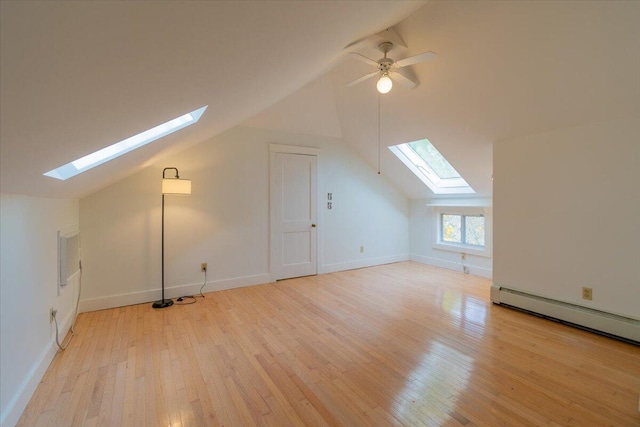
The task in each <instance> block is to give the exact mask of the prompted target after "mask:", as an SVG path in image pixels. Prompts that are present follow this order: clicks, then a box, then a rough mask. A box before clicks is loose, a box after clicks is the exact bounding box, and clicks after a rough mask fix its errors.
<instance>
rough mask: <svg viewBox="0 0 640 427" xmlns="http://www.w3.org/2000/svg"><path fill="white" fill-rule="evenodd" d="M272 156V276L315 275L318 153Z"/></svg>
mask: <svg viewBox="0 0 640 427" xmlns="http://www.w3.org/2000/svg"><path fill="white" fill-rule="evenodd" d="M273 155H274V156H275V158H272V170H271V174H272V177H271V182H272V194H271V203H272V206H273V207H275V209H272V215H274V216H275V218H273V221H272V235H271V239H272V242H271V257H272V260H271V270H272V271H271V276H272V279H274V280H279V279H286V278H289V277H299V276H309V275H313V274H316V272H317V260H316V257H317V249H316V239H317V231H316V230H317V228H316V224H315V223H316V197H315V196H316V164H317V162H316V156H314V155H306V154H290V153H280V152H278V153H273Z"/></svg>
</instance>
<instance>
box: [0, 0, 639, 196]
mask: <svg viewBox="0 0 640 427" xmlns="http://www.w3.org/2000/svg"><path fill="white" fill-rule="evenodd" d="M1 20H2V21H1V23H0V24H1V25H0V31H1V33H0V42H1V46H0V55H2V57H1V61H0V67H1V68H0V79H1V86H0V100H1V108H0V142H1V145H0V158H1V169H2V170H1V180H0V184H1V186H2V191H3V192H12V193H22V194H32V195H47V196H56V197H79V196H81V195H84V194H88V193H90V192H92V191H95V190H96V189H98V188H100V187H102V186H105V185H108V184H110V183H112V182H114V181H116V180H118V179H121V178H123V177H125V176H127V175H129V174H131V173H133V172H135V171H137V170H139V169H140V168H142V167H144V166H145V165H149V164H151V163H153V162H155V161H157V160H158V159H160V158H161V157H163V156H166V155H168V154H170V153H172V152H176V151H178V150H181V149H184V148H186V147H187V146H189V145H192V144H195V143H198V142H201V141H204V140H206V139H208V138H211V137H213V136H215V135H216V134H219V133H221V132H222V131H224V130H226V129H228V128H230V127H233V126H235V125H237V124H244V125H247V126H253V127H262V128H267V129H274V130H284V131H287V132H295V133H309V134H318V135H325V136H333V137H335V136H341V137H342V138H343V139H344V141H345V143H347V144H351V145H352V146H353V147H354V148H355V149H356V150H357V151H358V152H359V153H360V154H361V155H362V156H363V157H364V158H365V159H366V160H367V161H368V162H369V163H370V164H371V165H372V166H374V167H376V166H377V161H378V160H377V159H378V142H377V140H378V132H377V129H378V127H377V124H378V123H377V102H378V95H377V92H376V91H375V79H371V80H368V81H366V82H364V83H362V84H360V85H358V86H355V87H351V88H347V87H346V86H345V85H346V83H347V82H349V81H351V80H353V79H355V78H357V77H359V76H361V75H363V74H365V73H367V72H370V71H372V70H371V68H370V67H369V66H367V65H366V64H364V63H361V62H359V61H356V60H353V59H345V58H346V51H344V50H343V48H344V47H345V46H346V45H347V44H349V43H351V42H353V41H356V40H359V39H361V38H363V37H366V36H369V35H372V34H375V33H377V32H379V31H381V30H383V29H385V28H388V27H390V26H394V25H395V27H394V28H395V29H396V30H397V32H398V34H399V35H400V36H401V37H402V38H403V40H404V41H405V43H406V45H407V48H406V49H400V48H396V49H394V50H392V52H391V53H390V56H391V57H393V58H394V59H402V58H405V57H408V56H412V55H415V54H418V53H422V52H424V51H427V50H430V51H434V52H436V53H437V55H438V56H437V59H436V60H435V61H432V62H426V63H421V64H416V65H413V66H411V69H410V70H409V71H410V72H411V73H413V75H414V76H415V77H416V78H417V80H418V81H419V85H418V86H417V87H416V88H414V89H406V88H404V87H401V86H400V85H395V86H394V88H393V90H392V91H391V92H390V93H389V94H387V95H383V96H381V99H380V101H381V106H380V107H381V113H382V114H381V122H380V129H381V133H380V137H381V145H382V149H381V150H380V151H381V168H382V173H383V174H384V175H385V176H387V177H388V178H389V179H390V180H391V181H392V182H394V183H395V184H396V186H397V187H398V188H399V189H400V190H401V191H403V192H404V193H405V194H406V195H407V196H409V197H413V198H422V197H433V194H432V193H431V192H430V191H429V190H428V189H427V188H426V187H425V186H424V185H423V184H422V183H420V181H418V180H417V178H415V177H414V176H413V175H412V174H411V173H410V172H408V171H407V170H406V169H405V168H404V166H402V165H401V164H400V162H399V161H398V160H397V159H395V158H394V157H393V156H392V155H391V154H390V152H389V150H387V149H386V148H385V147H386V146H389V145H394V144H398V143H401V142H407V141H412V140H416V139H421V138H425V137H426V138H429V139H430V140H431V141H432V142H433V143H434V145H436V147H437V148H438V149H439V150H440V151H441V152H442V153H443V154H444V155H445V156H446V157H447V158H448V159H449V161H450V162H451V163H452V164H453V165H454V166H455V167H456V169H458V171H459V172H461V173H462V175H463V176H464V177H465V179H466V180H467V181H468V182H469V183H470V184H471V186H472V187H473V188H474V189H475V190H476V191H478V193H479V195H480V196H491V173H492V144H493V142H494V141H497V140H501V139H507V138H511V137H515V136H519V135H524V134H532V133H536V132H542V131H546V130H550V129H556V128H561V127H567V126H573V125H580V124H584V123H587V122H594V121H604V120H609V119H614V118H618V117H624V116H635V117H639V116H640V2H586V1H584V2H577V1H576V2H565V1H557V2H547V1H540V2H495V1H490V2H485V1H478V2H468V1H460V2H457V1H446V2H429V3H426V4H424V3H423V2H396V1H390V2H360V1H354V2H329V1H327V2H100V3H98V2H69V3H60V2H43V3H35V2H2V15H1ZM396 24H397V25H396ZM357 47H359V48H361V49H362V50H361V51H360V52H361V53H363V54H365V55H367V56H369V57H371V58H374V59H377V58H378V57H380V56H381V54H380V53H379V52H376V51H375V50H373V49H372V48H371V45H366V44H364V45H359V46H357ZM202 105H209V110H208V111H207V112H206V114H205V115H204V116H203V118H202V120H201V121H200V122H199V123H198V124H197V125H196V126H192V127H191V128H187V129H185V130H182V131H180V132H179V133H178V134H175V135H173V136H170V137H167V138H164V139H162V140H160V141H158V142H156V143H154V144H151V145H150V146H148V147H145V148H142V149H139V150H137V151H135V152H133V153H130V154H128V155H127V156H124V157H123V158H120V159H118V160H115V161H112V162H109V163H107V164H105V165H102V166H100V167H98V168H96V169H94V170H92V171H89V172H87V173H85V174H82V175H80V176H78V177H76V178H73V179H71V180H69V181H67V182H64V183H63V182H57V181H55V182H54V181H53V180H51V179H49V178H45V177H42V173H43V172H46V171H48V170H50V169H52V168H54V167H57V166H60V165H62V164H64V163H67V162H68V161H70V160H73V159H75V158H78V157H80V156H82V155H84V154H87V153H88V152H92V151H94V150H96V149H99V148H101V147H103V146H106V145H109V144H112V143H114V142H116V141H119V140H121V139H124V138H126V137H128V136H131V135H133V134H135V133H137V132H140V131H142V130H145V129H148V128H150V127H152V126H154V125H156V124H158V123H161V122H163V121H166V120H168V119H171V118H173V117H176V116H178V115H180V114H183V113H185V112H188V111H191V110H193V109H195V108H198V107H200V106H202Z"/></svg>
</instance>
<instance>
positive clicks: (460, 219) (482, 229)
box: [432, 206, 491, 257]
mask: <svg viewBox="0 0 640 427" xmlns="http://www.w3.org/2000/svg"><path fill="white" fill-rule="evenodd" d="M432 208H433V213H434V216H433V220H434V223H435V224H434V236H435V237H434V239H433V247H434V249H440V250H445V251H450V252H463V253H466V254H470V255H478V256H484V257H491V207H483V206H432Z"/></svg>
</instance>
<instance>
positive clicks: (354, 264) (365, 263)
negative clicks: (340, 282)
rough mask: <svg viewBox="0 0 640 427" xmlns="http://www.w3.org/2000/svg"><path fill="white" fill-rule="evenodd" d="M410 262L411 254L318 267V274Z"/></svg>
mask: <svg viewBox="0 0 640 427" xmlns="http://www.w3.org/2000/svg"><path fill="white" fill-rule="evenodd" d="M401 261H409V254H400V255H391V256H385V257H377V258H366V259H359V260H355V261H348V262H338V263H335V264H324V265H322V266H320V267H318V274H325V273H335V272H337V271H345V270H355V269H356V268H364V267H373V266H376V265H383V264H391V263H394V262H401Z"/></svg>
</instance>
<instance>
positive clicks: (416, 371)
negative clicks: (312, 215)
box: [19, 262, 640, 427]
mask: <svg viewBox="0 0 640 427" xmlns="http://www.w3.org/2000/svg"><path fill="white" fill-rule="evenodd" d="M489 285H490V281H489V280H486V279H483V278H478V277H474V276H469V275H464V274H460V273H456V272H452V271H448V270H443V269H438V268H435V267H430V266H425V265H421V264H416V263H411V262H405V263H398V264H391V265H385V266H379V267H374V268H367V269H361V270H354V271H347V272H340V273H333V274H327V275H321V276H314V277H307V278H300V279H293V280H287V281H282V282H277V283H273V284H267V285H261V286H254V287H251V288H244V289H236V290H229V291H221V292H215V293H209V294H206V298H205V299H200V298H199V299H198V302H197V303H196V304H193V305H186V306H173V307H170V308H167V309H164V310H154V309H152V308H151V304H144V305H137V306H130V307H123V308H117V309H111V310H103V311H97V312H92V313H85V314H82V315H81V316H80V318H79V319H78V323H77V328H76V331H77V333H76V336H75V337H74V338H73V341H72V343H71V346H70V347H69V348H68V349H67V351H65V352H63V353H59V354H58V355H57V356H56V358H55V359H54V361H53V363H52V364H51V366H50V368H49V370H48V371H47V373H46V375H45V377H44V379H43V381H42V383H41V384H40V385H39V387H38V389H37V390H36V392H35V394H34V396H33V398H32V399H31V402H30V403H29V405H28V407H27V409H26V410H25V412H24V414H23V415H22V418H21V419H20V423H19V425H25V426H32V425H49V426H71V425H74V426H75V425H86V426H93V425H112V426H144V425H147V426H216V425H224V426H251V425H270V426H279V427H283V426H297V425H307V426H323V425H330V426H340V425H342V426H369V425H371V426H386V425H405V426H407V425H428V426H462V425H464V426H467V427H470V426H492V427H493V426H541V425H553V426H558V425H561V426H569V425H571V426H573V425H575V426H581V427H586V426H608V425H611V426H639V425H640V413H639V412H638V390H640V347H636V346H633V345H630V344H625V343H622V342H618V341H615V340H611V339H608V338H605V337H602V336H598V335H595V334H591V333H589V332H585V331H581V330H578V329H575V328H571V327H568V326H564V325H560V324H557V323H554V322H551V321H547V320H544V319H540V318H537V317H534V316H530V315H527V314H524V313H520V312H517V311H513V310H510V309H507V308H503V307H499V306H494V305H492V304H491V303H490V302H489Z"/></svg>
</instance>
